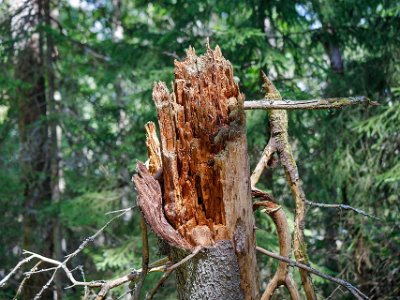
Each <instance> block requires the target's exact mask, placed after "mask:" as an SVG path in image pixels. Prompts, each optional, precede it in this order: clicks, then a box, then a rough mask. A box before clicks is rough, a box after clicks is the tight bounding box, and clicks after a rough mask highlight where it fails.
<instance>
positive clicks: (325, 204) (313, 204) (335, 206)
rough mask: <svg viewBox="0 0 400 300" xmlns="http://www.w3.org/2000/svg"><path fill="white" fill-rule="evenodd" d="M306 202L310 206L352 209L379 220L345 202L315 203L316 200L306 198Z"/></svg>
mask: <svg viewBox="0 0 400 300" xmlns="http://www.w3.org/2000/svg"><path fill="white" fill-rule="evenodd" d="M306 203H307V204H308V205H311V206H316V207H323V208H336V209H343V210H352V211H354V212H356V213H358V214H360V215H363V216H365V217H369V218H373V219H377V220H379V218H377V217H375V216H373V215H370V214H369V213H366V212H365V211H363V210H362V209H359V208H355V207H353V206H350V205H346V204H327V203H317V202H313V201H309V200H306Z"/></svg>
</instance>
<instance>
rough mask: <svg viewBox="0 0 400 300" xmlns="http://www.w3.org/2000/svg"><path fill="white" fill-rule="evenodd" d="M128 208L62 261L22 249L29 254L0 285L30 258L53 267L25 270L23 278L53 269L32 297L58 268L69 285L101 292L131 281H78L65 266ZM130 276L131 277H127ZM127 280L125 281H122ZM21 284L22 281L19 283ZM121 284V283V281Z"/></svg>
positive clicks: (50, 281) (48, 283) (43, 289)
mask: <svg viewBox="0 0 400 300" xmlns="http://www.w3.org/2000/svg"><path fill="white" fill-rule="evenodd" d="M130 209H131V208H129V209H125V210H123V212H122V213H120V214H118V215H117V216H115V217H113V218H111V219H110V220H109V221H108V222H107V223H106V224H105V225H104V226H103V227H101V228H100V229H99V230H98V231H97V232H96V233H95V234H93V235H92V236H90V237H88V238H87V239H85V240H84V241H83V242H82V243H81V244H80V246H79V247H78V248H77V249H76V250H75V251H74V252H73V253H71V254H69V255H67V256H66V258H65V260H64V261H58V260H55V259H51V258H48V257H45V256H42V255H39V254H36V253H33V252H30V251H26V250H24V251H23V254H28V255H29V256H28V257H26V258H24V259H23V260H21V261H20V262H18V263H17V265H16V266H15V267H14V268H13V269H12V270H11V272H10V273H9V274H7V275H6V276H5V277H4V278H3V279H2V280H1V281H0V287H3V286H4V285H5V284H6V282H7V281H8V280H9V279H10V278H11V276H12V275H13V274H15V273H16V272H17V270H18V269H20V268H21V267H22V266H23V265H25V264H26V263H28V262H30V261H31V260H34V259H35V260H38V261H39V262H45V263H47V264H50V265H53V266H55V267H52V268H47V269H42V270H38V271H36V270H33V269H31V270H30V271H29V272H27V273H26V274H25V278H26V277H27V276H31V275H32V274H35V273H39V272H45V271H54V272H53V274H52V276H51V277H50V279H49V280H48V281H47V283H46V284H45V285H44V286H43V287H42V289H41V290H40V291H39V292H38V293H37V294H36V296H35V297H34V299H40V297H41V296H42V294H43V292H44V291H45V290H46V289H47V288H48V287H49V286H50V285H51V283H52V282H53V280H54V278H55V276H56V273H57V272H58V271H59V270H63V271H64V273H65V274H66V276H67V278H68V279H69V281H70V282H71V283H72V285H71V286H70V287H73V286H83V287H85V286H87V287H102V290H103V288H104V290H103V292H104V291H105V290H107V291H108V290H109V289H110V288H113V287H115V286H117V285H116V284H117V283H119V282H120V281H121V280H122V281H123V283H125V282H127V281H131V280H132V279H133V277H132V275H131V274H130V275H129V274H128V275H126V276H124V277H123V278H124V279H121V278H119V279H118V280H117V279H115V280H113V281H110V282H107V281H92V282H86V281H78V280H76V279H75V278H74V276H73V275H72V271H71V270H70V269H69V268H68V267H67V263H68V262H69V261H70V260H71V259H72V258H73V257H75V256H76V255H78V254H79V253H80V252H81V251H82V250H83V249H84V248H85V247H86V246H87V245H88V244H89V242H91V241H93V240H94V239H95V238H96V237H97V236H99V235H100V233H102V232H103V231H104V230H105V229H106V228H107V227H108V226H109V225H110V224H111V223H112V222H113V221H114V220H116V219H118V218H120V217H122V216H123V215H125V214H126V213H127V212H128V211H129V210H130ZM158 269H159V268H158ZM135 276H137V275H135ZM129 278H131V279H129ZM124 280H127V281H124ZM21 284H22V283H21ZM105 284H107V288H108V289H107V288H106V287H104V285H105ZM121 284H122V283H121ZM100 299H102V298H100Z"/></svg>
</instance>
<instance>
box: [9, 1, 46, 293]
mask: <svg viewBox="0 0 400 300" xmlns="http://www.w3.org/2000/svg"><path fill="white" fill-rule="evenodd" d="M21 5H23V4H22V3H21ZM28 5H30V6H32V7H33V11H34V12H35V19H34V21H33V24H31V25H30V26H31V27H30V26H28V25H27V28H28V29H27V31H28V32H29V31H30V30H32V28H33V26H35V25H37V24H38V23H39V22H42V21H43V14H42V9H43V2H42V1H40V0H39V1H33V2H31V3H28ZM21 18H22V17H21ZM19 22H22V21H21V20H15V23H16V24H20V23H19ZM16 47H17V48H16V70H15V79H16V80H18V81H19V82H21V83H22V84H21V85H20V86H19V88H18V93H17V95H18V98H17V108H18V129H19V136H20V142H21V150H20V165H21V184H23V185H24V199H25V200H24V219H23V224H22V226H23V248H24V249H29V250H32V251H35V252H41V253H43V255H46V256H51V252H52V243H48V244H46V246H45V247H44V246H43V245H42V244H41V243H40V242H41V241H45V240H51V234H52V231H51V229H50V228H51V227H50V226H49V225H50V224H49V223H48V222H47V221H46V222H43V221H42V222H40V221H39V220H38V217H37V214H38V209H39V208H40V207H42V206H43V205H44V203H46V202H47V201H50V200H51V175H50V174H51V173H50V167H51V163H50V157H49V151H48V147H49V134H48V132H49V128H48V123H47V111H48V106H47V101H46V84H45V66H44V49H43V48H44V40H43V36H42V35H41V34H39V35H37V34H33V33H31V36H30V37H29V38H28V39H26V40H23V41H21V42H20V43H19V44H18V45H16ZM37 275H38V276H32V277H31V278H30V279H29V280H28V281H27V283H26V287H28V286H29V288H25V289H24V290H23V291H22V295H21V297H22V299H33V298H34V296H35V295H36V293H37V292H38V291H39V290H40V289H41V287H42V286H44V285H45V284H46V282H47V278H46V276H45V275H44V274H37ZM51 295H52V292H51V291H47V292H46V293H45V294H44V295H43V297H44V298H47V299H49V298H50V297H51Z"/></svg>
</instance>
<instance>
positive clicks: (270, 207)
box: [253, 200, 300, 300]
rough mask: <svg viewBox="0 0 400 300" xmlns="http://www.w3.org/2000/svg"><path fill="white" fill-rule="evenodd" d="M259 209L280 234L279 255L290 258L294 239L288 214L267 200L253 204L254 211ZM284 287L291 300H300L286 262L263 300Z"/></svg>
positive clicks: (269, 285)
mask: <svg viewBox="0 0 400 300" xmlns="http://www.w3.org/2000/svg"><path fill="white" fill-rule="evenodd" d="M259 207H264V208H265V212H266V213H267V214H268V215H269V216H270V217H271V219H272V220H273V221H274V224H275V228H276V231H277V234H278V240H279V254H280V255H281V256H282V257H286V258H287V259H289V258H290V253H291V252H292V244H291V242H292V239H291V236H290V229H289V224H288V222H287V218H286V214H285V212H284V210H283V209H282V207H281V206H280V205H278V204H276V203H275V202H272V201H269V200H266V201H261V202H255V203H254V204H253V210H256V209H257V208H259ZM281 285H284V286H286V288H287V289H288V291H289V293H290V298H291V299H292V300H300V294H299V291H298V289H297V286H296V284H295V282H294V280H293V279H292V276H291V275H290V273H289V265H288V264H287V263H285V262H280V263H279V265H278V269H277V270H276V272H275V275H274V277H273V278H272V280H271V281H270V282H269V283H268V285H267V288H266V289H265V291H264V293H263V295H262V297H261V300H269V299H271V297H272V295H273V294H274V292H275V290H276V289H277V288H278V287H279V286H281Z"/></svg>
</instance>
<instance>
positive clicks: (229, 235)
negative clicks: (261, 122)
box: [153, 46, 258, 299]
mask: <svg viewBox="0 0 400 300" xmlns="http://www.w3.org/2000/svg"><path fill="white" fill-rule="evenodd" d="M153 99H154V102H155V104H156V108H157V113H158V121H159V126H160V136H161V145H162V151H161V156H162V165H163V179H164V181H163V184H164V190H163V191H164V195H163V201H164V203H163V204H164V212H165V215H166V218H167V219H168V221H169V223H170V224H171V225H172V226H173V227H174V228H175V229H176V230H177V231H178V232H179V234H180V235H181V236H183V237H184V238H185V239H186V241H188V242H189V243H190V244H191V245H192V246H194V247H195V246H208V245H214V244H215V243H216V242H217V241H218V240H231V241H232V242H233V243H234V246H235V251H236V254H237V257H238V262H239V267H240V273H241V274H240V275H241V288H242V290H243V291H244V294H245V297H246V298H247V299H255V298H256V297H255V295H256V294H257V290H258V289H257V287H256V286H257V276H256V274H255V270H256V261H255V242H254V217H253V213H252V206H251V190H250V183H249V173H250V171H249V163H248V157H247V141H246V134H245V117H244V111H243V102H244V97H243V96H242V95H241V94H240V92H239V88H238V85H237V84H236V82H235V81H234V79H233V71H232V65H231V64H230V62H229V61H227V60H226V59H225V58H224V57H223V56H222V54H221V50H220V49H219V47H218V46H217V47H216V49H215V50H211V49H210V48H208V49H207V52H206V54H205V55H202V56H197V55H196V54H195V51H194V49H192V48H190V49H189V50H188V52H187V58H186V59H185V60H184V61H182V62H178V61H175V81H174V83H173V93H170V92H169V91H168V88H167V87H166V85H165V84H164V83H162V82H159V83H156V84H155V86H154V90H153Z"/></svg>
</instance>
